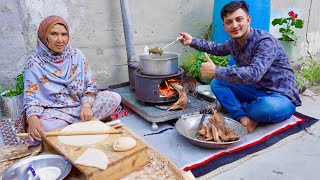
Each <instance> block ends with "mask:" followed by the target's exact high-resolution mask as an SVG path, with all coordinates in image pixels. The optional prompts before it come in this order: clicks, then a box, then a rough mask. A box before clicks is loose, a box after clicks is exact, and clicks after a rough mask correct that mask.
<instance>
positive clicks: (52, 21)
mask: <svg viewBox="0 0 320 180" xmlns="http://www.w3.org/2000/svg"><path fill="white" fill-rule="evenodd" d="M56 24H62V25H63V26H64V27H65V28H66V29H67V32H68V37H69V28H68V24H67V23H66V21H65V20H64V19H63V18H62V17H60V16H55V15H53V16H48V17H46V18H44V19H43V20H42V21H41V23H40V25H39V28H38V38H39V40H40V41H41V42H42V43H43V44H44V45H45V46H47V47H48V45H47V44H48V42H47V36H48V33H49V31H50V29H51V28H52V27H53V26H54V25H56Z"/></svg>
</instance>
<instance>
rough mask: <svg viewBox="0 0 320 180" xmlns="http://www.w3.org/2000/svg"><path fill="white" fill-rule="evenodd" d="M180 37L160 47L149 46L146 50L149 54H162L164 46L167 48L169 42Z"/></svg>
mask: <svg viewBox="0 0 320 180" xmlns="http://www.w3.org/2000/svg"><path fill="white" fill-rule="evenodd" d="M181 38H182V36H180V37H178V38H177V39H176V40H174V41H172V42H171V43H169V44H167V45H166V46H164V47H163V48H160V47H153V48H150V49H149V50H148V52H149V54H150V53H152V54H160V55H162V53H163V50H164V49H165V48H167V47H168V46H170V45H171V44H173V43H175V42H177V41H178V40H179V39H181Z"/></svg>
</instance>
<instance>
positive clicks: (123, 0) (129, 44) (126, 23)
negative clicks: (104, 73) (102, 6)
mask: <svg viewBox="0 0 320 180" xmlns="http://www.w3.org/2000/svg"><path fill="white" fill-rule="evenodd" d="M120 5H121V15H122V22H123V31H124V38H125V43H126V50H127V59H128V76H129V83H130V87H131V88H133V89H134V88H135V75H134V70H135V69H137V68H139V62H138V61H137V60H136V57H135V51H134V45H133V37H132V34H133V33H132V25H131V19H130V16H129V13H130V12H129V7H128V0H120Z"/></svg>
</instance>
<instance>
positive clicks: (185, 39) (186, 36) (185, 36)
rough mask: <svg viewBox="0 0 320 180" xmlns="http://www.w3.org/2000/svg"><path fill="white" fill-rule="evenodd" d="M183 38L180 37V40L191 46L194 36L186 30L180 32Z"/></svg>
mask: <svg viewBox="0 0 320 180" xmlns="http://www.w3.org/2000/svg"><path fill="white" fill-rule="evenodd" d="M179 34H180V35H181V36H182V38H180V42H181V44H183V45H185V46H189V45H191V43H192V36H191V35H190V34H188V33H185V32H180V33H179Z"/></svg>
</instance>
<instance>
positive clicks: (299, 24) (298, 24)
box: [294, 19, 303, 29]
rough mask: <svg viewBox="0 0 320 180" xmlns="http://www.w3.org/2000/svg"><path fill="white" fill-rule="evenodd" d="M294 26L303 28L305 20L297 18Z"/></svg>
mask: <svg viewBox="0 0 320 180" xmlns="http://www.w3.org/2000/svg"><path fill="white" fill-rule="evenodd" d="M294 27H296V28H299V29H301V28H303V21H302V20H301V19H296V20H295V26H294Z"/></svg>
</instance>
